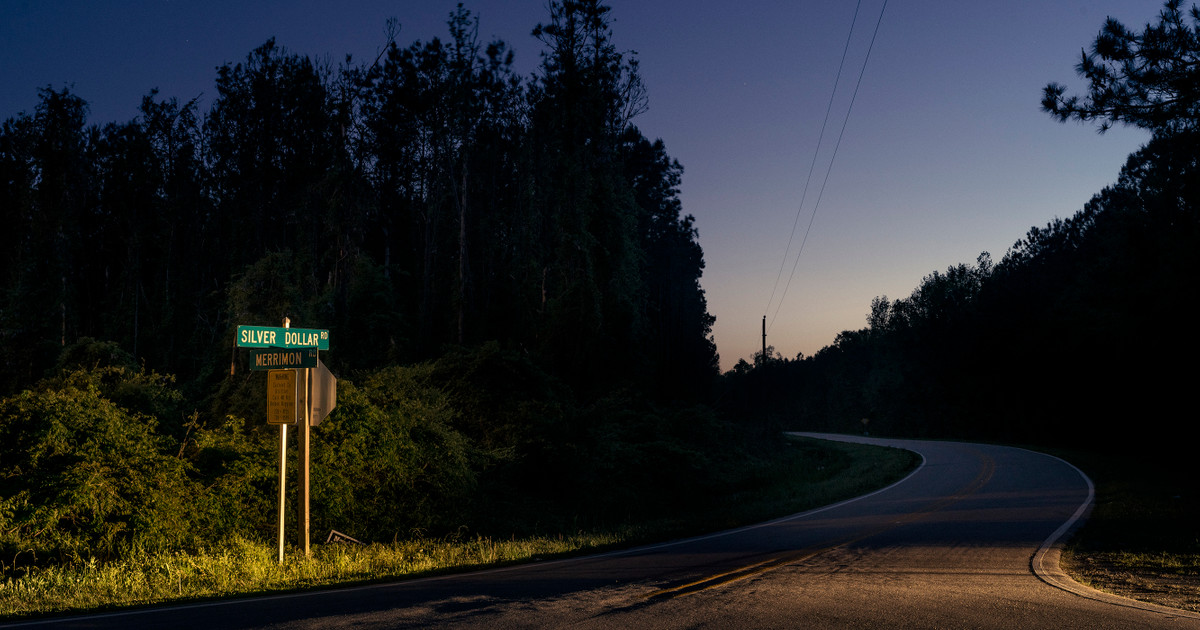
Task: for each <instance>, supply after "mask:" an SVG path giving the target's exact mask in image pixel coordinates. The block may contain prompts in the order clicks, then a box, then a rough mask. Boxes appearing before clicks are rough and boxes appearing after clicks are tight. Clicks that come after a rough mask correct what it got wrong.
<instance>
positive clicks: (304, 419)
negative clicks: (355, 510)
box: [237, 317, 337, 564]
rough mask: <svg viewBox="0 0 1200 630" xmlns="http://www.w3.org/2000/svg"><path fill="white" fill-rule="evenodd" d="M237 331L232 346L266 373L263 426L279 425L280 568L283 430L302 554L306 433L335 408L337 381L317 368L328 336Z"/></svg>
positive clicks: (305, 544)
mask: <svg viewBox="0 0 1200 630" xmlns="http://www.w3.org/2000/svg"><path fill="white" fill-rule="evenodd" d="M290 324H291V322H290V321H289V320H288V318H286V317H285V318H284V319H283V328H274V327H268V326H238V328H237V345H238V347H241V348H251V351H250V369H252V370H267V423H268V424H277V425H279V563H280V564H283V549H284V527H283V523H284V511H285V504H286V498H285V491H286V483H285V482H286V479H287V428H288V425H291V424H296V425H299V435H298V438H297V440H298V442H299V446H300V458H299V459H300V480H299V483H300V497H299V506H298V507H299V514H298V518H297V523H298V525H299V526H298V529H299V530H300V531H299V532H298V534H299V543H300V548H301V549H302V550H303V552H304V555H305V556H308V555H309V553H310V548H309V541H310V539H311V534H310V531H309V515H310V509H309V429H310V427H315V426H317V425H319V424H321V421H322V420H324V419H325V417H326V416H328V415H329V412H330V411H333V408H334V406H336V405H337V379H336V378H335V377H334V376H333V374H331V373H330V372H329V370H328V369H327V368H326V367H325V364H324V363H321V358H320V351H321V350H328V349H329V331H328V330H315V329H299V328H291V327H290Z"/></svg>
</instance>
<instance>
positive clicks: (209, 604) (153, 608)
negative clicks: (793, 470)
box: [0, 433, 925, 628]
mask: <svg viewBox="0 0 1200 630" xmlns="http://www.w3.org/2000/svg"><path fill="white" fill-rule="evenodd" d="M796 435H800V434H798V433H797V434H796ZM802 437H812V436H807V435H805V436H802ZM814 439H827V438H814ZM830 441H850V440H830ZM904 450H908V451H911V452H913V453H916V454H917V456H919V457H920V458H921V463H920V465H918V466H917V467H916V468H914V469H913V470H912V472H910V473H908V474H907V475H905V476H904V477H903V478H902V479H899V480H898V481H895V482H893V483H892V484H890V485H888V486H885V487H883V488H879V489H878V490H874V491H872V492H869V493H867V494H864V495H860V496H857V497H854V498H851V499H846V500H845V501H839V502H838V503H831V504H829V505H826V506H823V507H819V508H814V509H812V510H808V511H806V512H798V513H796V514H789V515H787V516H781V517H779V518H776V519H772V520H769V521H764V522H762V523H755V524H753V525H746V526H743V527H737V528H734V529H728V530H724V531H720V532H714V533H711V534H702V535H700V536H693V537H692V538H683V539H680V540H672V541H668V542H663V543H654V544H650V545H645V546H641V547H633V548H631V549H619V550H616V551H608V552H605V553H599V554H595V555H587V556H575V557H571V558H562V559H559V560H549V561H545V562H538V561H536V560H532V561H526V562H521V563H519V564H513V565H510V566H506V567H497V568H494V569H482V570H479V571H468V572H466V573H461V572H456V573H447V574H445V575H435V576H430V577H423V578H415V579H400V580H395V581H388V582H379V583H376V584H360V585H357V586H347V587H343V588H328V589H318V590H308V591H295V592H291V593H280V594H277V595H260V596H255V597H236V596H235V597H229V598H223V599H216V600H211V601H205V602H196V603H191V604H170V603H162V604H150V605H149V607H147V608H139V609H134V610H117V611H113V612H107V613H95V614H91V615H79V616H75V615H69V616H66V617H52V618H46V619H35V620H30V621H24V622H21V621H18V622H16V623H12V624H7V623H3V622H0V627H4V628H21V627H30V626H45V625H57V624H62V623H66V622H70V623H77V622H86V621H91V620H98V619H109V618H112V617H125V616H133V615H146V614H151V613H158V612H162V611H164V610H168V609H169V610H195V609H199V608H213V607H217V606H230V605H236V604H246V603H254V602H261V601H268V600H281V599H294V598H297V597H313V596H320V595H332V594H338V593H344V592H346V591H359V590H371V589H377V588H389V587H393V586H396V585H398V584H412V583H415V582H432V581H441V580H449V579H454V578H457V577H462V576H463V575H467V574H468V573H469V574H470V575H487V574H492V573H505V572H508V571H519V570H522V569H528V568H529V567H532V566H539V567H545V566H553V565H556V564H564V563H567V562H580V561H584V560H599V559H601V558H611V557H615V556H624V555H632V554H636V553H643V552H647V551H655V550H658V549H666V548H668V547H674V546H677V545H684V544H687V543H692V542H699V541H702V540H709V539H712V538H720V537H722V536H731V535H733V534H738V533H741V532H745V531H750V530H753V529H758V528H760V527H767V526H769V525H774V524H776V523H785V522H787V521H792V520H797V519H801V518H806V517H809V516H812V515H814V514H819V513H821V512H825V511H826V510H832V509H834V508H838V507H841V506H843V505H849V504H851V503H854V502H856V501H861V500H863V499H866V498H868V497H873V496H875V495H877V494H879V493H881V492H886V491H888V490H891V489H892V488H894V487H896V486H898V485H900V484H902V483H904V482H905V481H908V480H909V479H911V478H912V476H913V475H915V474H917V473H918V472H920V471H921V469H923V468H924V467H925V456H924V455H923V454H921V453H919V452H917V451H913V450H912V449H904Z"/></svg>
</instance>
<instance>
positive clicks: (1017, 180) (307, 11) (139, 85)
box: [0, 0, 1162, 369]
mask: <svg viewBox="0 0 1200 630" xmlns="http://www.w3.org/2000/svg"><path fill="white" fill-rule="evenodd" d="M884 1H885V0H862V2H861V5H860V6H859V8H858V18H857V23H856V25H855V27H854V31H853V36H852V38H851V41H850V47H849V50H848V53H847V55H846V65H845V67H844V68H843V70H842V74H841V80H840V85H839V86H838V90H837V92H836V95H835V96H834V99H833V104H832V108H831V110H830V115H829V121H828V124H827V128H826V130H825V134H824V139H823V140H822V144H821V148H820V152H819V153H817V154H816V155H817V159H816V162H815V168H813V169H812V173H813V174H812V179H811V182H810V183H809V186H808V192H807V196H805V192H804V191H805V181H806V178H807V177H808V174H809V172H810V166H812V165H813V159H814V157H813V156H814V151H815V150H816V148H817V139H818V135H819V134H820V133H821V125H822V121H823V119H824V117H825V112H826V108H827V106H829V103H830V96H831V93H833V88H834V78H835V76H836V74H837V71H838V62H839V59H840V58H841V57H842V52H843V48H844V46H845V44H846V41H847V35H848V34H849V33H850V25H851V20H852V18H853V16H854V14H855V8H856V3H855V2H853V1H851V0H840V1H795V2H783V1H778V0H774V1H768V0H740V1H737V2H729V1H726V0H720V1H717V0H697V1H683V0H667V1H652V0H646V1H631V0H612V1H611V2H610V3H609V4H610V5H611V6H612V8H613V10H612V13H611V17H612V20H613V25H612V26H613V31H614V39H615V42H616V44H617V46H618V47H619V48H620V49H622V50H626V51H636V53H637V57H638V59H639V60H640V63H641V70H642V75H643V78H644V79H645V82H646V86H647V88H648V91H649V98H650V109H649V111H648V112H646V113H645V114H643V115H642V116H641V117H639V118H638V119H636V120H635V121H634V122H635V124H637V126H638V127H640V128H641V130H642V132H643V133H644V134H645V135H646V136H648V137H650V138H662V139H663V141H664V142H665V143H666V147H667V151H668V153H669V154H670V155H671V156H672V157H674V158H676V159H678V160H679V161H680V163H681V164H682V165H683V167H684V176H683V185H682V194H681V197H682V200H683V206H684V211H685V212H686V213H688V214H692V215H694V216H695V217H696V225H697V227H698V229H699V231H700V243H701V245H702V247H703V248H704V256H705V261H706V263H707V268H706V271H705V274H704V277H703V279H702V284H703V287H704V289H705V291H706V292H707V297H708V307H709V311H710V312H711V313H712V314H713V315H715V316H716V317H717V322H716V325H715V327H714V333H715V336H716V341H717V347H718V351H719V352H720V354H721V364H722V368H723V369H728V368H730V367H732V365H733V364H734V363H735V362H736V361H737V360H738V359H739V358H747V359H749V358H750V355H751V354H752V353H754V352H755V351H756V350H757V349H758V348H759V346H760V344H761V326H762V317H763V315H764V314H765V315H767V316H768V322H769V325H770V328H769V332H768V339H767V341H768V343H769V344H771V345H773V346H775V347H776V349H778V350H779V351H780V352H781V353H782V354H783V355H784V356H786V357H794V356H795V355H796V354H797V353H798V352H803V353H804V354H805V355H810V354H812V353H814V352H816V351H817V350H818V349H820V348H821V347H823V346H826V345H828V344H830V343H831V342H832V341H833V340H834V337H835V336H836V335H837V333H838V332H840V331H842V330H846V329H857V328H861V327H863V326H865V325H866V315H867V312H868V310H869V306H870V302H871V299H872V298H874V297H876V296H879V295H887V296H888V297H889V298H891V299H896V298H902V297H906V296H908V295H909V293H911V292H912V290H913V289H914V288H915V287H916V286H917V285H918V283H919V282H920V280H921V278H922V277H923V276H925V275H927V274H929V273H930V272H932V271H934V270H944V269H945V268H946V267H948V266H951V265H955V264H958V263H973V262H974V261H975V259H976V257H977V256H978V255H979V254H980V252H983V251H988V252H990V253H991V255H992V258H993V260H995V261H999V260H1000V259H1001V258H1002V257H1003V256H1004V253H1005V252H1006V251H1007V250H1008V248H1009V247H1010V246H1011V245H1012V244H1013V243H1014V242H1015V241H1016V240H1017V239H1019V238H1021V237H1022V236H1023V235H1024V234H1025V233H1026V231H1028V229H1029V228H1030V227H1031V226H1042V225H1045V224H1046V223H1047V222H1049V221H1051V220H1052V219H1054V218H1055V217H1068V216H1070V215H1072V214H1074V213H1075V212H1076V211H1077V210H1078V209H1080V208H1081V207H1082V206H1083V204H1084V203H1086V202H1087V201H1088V199H1089V198H1090V197H1091V196H1092V195H1093V194H1094V193H1097V192H1099V191H1100V190H1101V189H1102V188H1103V187H1104V186H1106V185H1108V184H1110V183H1112V182H1114V181H1115V179H1116V177H1117V174H1118V171H1119V169H1120V167H1121V165H1122V164H1123V162H1124V160H1125V157H1126V156H1127V155H1128V154H1129V153H1130V152H1132V151H1134V150H1136V149H1137V148H1138V146H1140V145H1141V144H1142V143H1143V142H1144V141H1145V140H1147V139H1148V135H1147V134H1146V133H1145V132H1142V131H1137V130H1129V129H1122V128H1118V129H1114V130H1111V131H1109V132H1108V133H1107V134H1104V135H1099V134H1097V133H1096V132H1095V130H1094V128H1092V127H1087V126H1082V125H1078V124H1073V123H1072V124H1060V123H1057V122H1055V121H1053V120H1051V118H1050V117H1049V116H1047V115H1046V114H1045V113H1043V112H1041V111H1040V108H1039V101H1040V98H1041V88H1042V87H1043V86H1044V85H1045V84H1046V83H1048V82H1051V81H1057V82H1060V83H1065V84H1067V85H1068V86H1071V90H1070V91H1071V92H1075V93H1078V92H1080V91H1081V90H1082V88H1083V84H1082V82H1081V81H1079V80H1078V79H1077V78H1076V76H1075V72H1074V66H1075V64H1076V63H1078V61H1079V55H1080V51H1081V49H1082V48H1084V47H1087V46H1089V45H1090V43H1091V42H1092V41H1093V40H1094V38H1095V36H1096V33H1097V32H1098V31H1099V29H1100V26H1101V25H1102V24H1103V22H1104V19H1105V18H1106V17H1107V16H1112V17H1114V18H1117V19H1118V20H1120V21H1122V22H1124V23H1125V24H1126V25H1127V26H1130V27H1133V28H1136V29H1139V30H1140V29H1141V27H1142V26H1143V25H1145V24H1146V23H1147V22H1150V21H1154V20H1155V19H1156V16H1157V14H1158V11H1159V10H1160V9H1161V8H1162V4H1161V3H1160V2H1157V1H1154V0H1088V1H1084V0H1070V1H1057V2H1054V1H1046V0H1013V1H1006V2H962V1H961V0H935V1H930V0H921V1H916V2H914V1H912V0H908V1H905V0H891V1H889V2H887V5H886V10H885V11H884V12H883V17H882V21H881V22H880V27H879V31H878V36H877V38H876V39H875V42H874V47H873V49H872V51H871V54H870V59H869V61H868V63H867V65H866V69H865V72H864V73H863V75H862V83H861V86H860V87H859V89H858V94H857V99H856V100H855V102H854V106H853V110H852V111H851V113H850V117H849V120H848V121H847V122H846V125H845V133H844V135H843V136H842V138H841V144H840V147H839V148H838V150H837V155H836V160H835V161H834V163H833V165H832V170H831V171H829V175H828V181H827V183H826V184H825V185H824V190H823V193H822V182H824V181H825V177H826V170H827V169H828V168H829V164H830V156H831V154H832V151H833V148H834V146H835V144H836V143H837V142H838V136H839V131H840V130H841V129H842V125H843V121H844V120H845V116H846V112H847V107H848V105H849V101H850V95H851V93H852V92H853V91H854V88H855V84H856V81H857V80H858V77H859V72H860V70H862V67H863V60H864V57H865V56H866V54H867V47H868V44H869V42H870V40H871V36H872V33H873V32H874V29H875V25H876V22H877V20H879V16H880V11H881V8H882V7H883V3H884ZM455 4H456V2H454V1H452V0H420V1H415V0H392V1H390V2H384V1H375V0H372V1H369V2H354V1H351V2H338V3H332V2H314V1H306V2H282V1H257V0H251V1H248V2H247V1H244V0H243V1H241V2H229V1H227V0H208V1H206V2H203V3H200V2H183V1H174V0H153V1H152V0H138V1H135V0H127V1H117V0H114V1H106V2H94V1H82V0H80V1H72V2H61V1H54V0H46V1H35V0H27V1H26V0H0V60H3V62H2V63H0V87H2V89H0V119H6V118H9V117H11V116H15V115H17V114H18V113H19V112H21V111H26V112H32V111H33V109H34V107H35V105H36V103H37V90H38V88H40V87H45V86H47V85H49V86H51V87H54V88H55V89H60V88H62V87H63V86H72V90H73V91H74V93H76V94H77V95H79V96H80V97H82V98H83V99H85V100H86V101H88V103H89V104H90V105H91V115H92V122H95V123H99V124H103V123H107V122H113V121H120V122H124V121H128V120H130V119H132V118H134V117H135V116H136V115H137V106H138V104H139V103H140V101H141V97H142V96H143V95H145V94H146V93H148V92H149V90H150V89H152V88H155V87H157V88H158V89H159V90H160V95H161V96H165V97H172V96H173V97H177V98H178V99H179V100H180V101H187V100H190V99H192V98H194V97H197V96H199V97H200V110H201V111H207V109H208V107H209V106H210V105H211V104H212V99H213V97H214V96H215V88H214V87H213V85H214V80H215V78H216V70H215V69H216V67H217V66H219V65H222V64H224V63H236V62H239V61H242V60H244V59H245V57H246V55H247V54H248V53H249V52H250V51H251V50H252V49H253V48H255V47H257V46H259V45H261V44H262V43H263V42H264V41H266V40H267V39H268V38H269V37H275V39H276V41H277V43H278V44H280V45H281V46H283V47H285V48H286V49H287V50H288V51H289V52H293V53H299V54H304V55H309V56H313V57H317V58H327V59H329V60H330V61H331V62H332V63H333V64H335V65H336V64H337V63H340V62H341V61H342V60H343V59H344V58H345V56H346V54H351V55H353V57H354V60H355V61H356V62H360V63H361V62H369V61H370V60H372V59H374V57H375V55H376V54H377V53H378V51H379V50H380V49H381V47H382V46H383V44H384V43H385V39H384V37H385V36H384V32H385V24H386V21H387V19H388V18H389V17H394V18H396V19H397V20H398V21H399V22H400V24H401V32H400V37H399V40H400V43H401V44H404V45H407V44H409V43H411V42H412V41H414V40H416V39H421V40H428V39H431V38H433V37H441V38H443V39H445V38H446V37H447V32H446V27H445V20H446V17H447V15H448V14H449V13H450V12H451V11H452V10H453V9H454V6H455ZM464 4H465V6H466V8H468V9H470V10H471V11H472V12H473V13H474V14H475V15H477V16H478V17H479V18H480V36H481V39H483V40H485V41H487V40H492V39H503V40H505V41H506V42H508V44H509V45H510V46H511V47H512V48H513V49H514V50H515V52H516V66H517V69H518V71H519V72H520V73H521V74H523V75H526V76H528V75H529V74H530V73H533V72H535V70H536V67H537V64H538V62H539V53H540V52H541V44H540V43H539V42H538V41H537V40H535V39H533V38H532V37H531V36H530V31H531V30H532V28H533V26H534V25H536V24H537V23H538V22H544V21H546V17H547V10H546V2H545V0H509V1H499V0H474V1H468V2H464ZM802 196H805V201H804V205H803V206H802V207H801V198H802ZM818 196H820V204H819V206H816V214H815V217H814V215H813V210H814V204H815V202H816V201H817V200H818ZM797 217H799V219H798V218H797ZM810 218H811V220H812V228H811V232H810V233H809V234H808V237H807V242H806V244H805V245H804V249H803V252H802V254H801V255H800V258H799V260H798V262H797V260H796V258H795V257H796V253H797V248H798V247H799V244H800V242H801V239H802V238H803V237H804V233H805V230H806V228H807V226H808V225H809V221H810ZM797 221H798V227H797V230H796V234H795V240H794V242H793V244H792V248H791V253H790V254H789V256H788V258H787V260H786V261H784V251H785V248H787V246H788V241H789V234H790V233H791V232H792V228H793V225H794V224H796V223H797ZM793 266H795V270H796V271H795V275H794V277H792V279H791V282H790V286H789V288H788V289H787V294H786V298H785V299H783V301H782V302H781V301H780V297H781V294H782V292H783V290H784V285H785V284H786V283H787V280H788V278H789V275H790V274H791V271H792V269H793ZM781 267H782V269H783V271H782V278H781V279H780V281H779V284H778V286H777V287H776V278H777V277H778V276H779V274H780V269H781ZM773 293H774V298H773V299H772V294H773ZM768 309H769V310H768Z"/></svg>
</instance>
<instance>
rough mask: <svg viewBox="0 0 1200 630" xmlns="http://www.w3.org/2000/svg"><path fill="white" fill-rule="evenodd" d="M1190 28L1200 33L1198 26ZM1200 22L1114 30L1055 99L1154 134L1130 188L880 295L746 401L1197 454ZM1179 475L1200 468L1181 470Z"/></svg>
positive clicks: (746, 370) (921, 428) (893, 430)
mask: <svg viewBox="0 0 1200 630" xmlns="http://www.w3.org/2000/svg"><path fill="white" fill-rule="evenodd" d="M1189 22H1190V24H1189ZM1197 58H1200V11H1198V10H1197V9H1196V8H1195V7H1193V8H1192V9H1191V11H1190V13H1188V12H1185V11H1184V10H1182V9H1181V6H1180V3H1179V2H1177V1H1170V2H1167V3H1166V4H1165V5H1164V8H1163V10H1162V12H1161V13H1160V15H1159V21H1158V22H1157V23H1155V24H1148V25H1147V26H1146V27H1145V29H1143V30H1142V31H1140V32H1138V31H1134V30H1131V29H1129V28H1127V27H1125V26H1124V25H1122V24H1121V23H1119V22H1117V21H1115V20H1109V21H1108V22H1107V23H1106V24H1105V25H1104V26H1103V28H1102V30H1101V32H1100V34H1099V35H1098V36H1097V39H1096V41H1095V44H1094V46H1093V47H1092V49H1091V52H1085V53H1084V54H1083V61H1082V62H1081V63H1080V65H1079V66H1078V72H1079V74H1080V75H1081V76H1082V77H1083V78H1085V79H1087V80H1088V86H1089V88H1088V92H1087V93H1086V94H1085V95H1083V96H1066V88H1065V87H1063V86H1062V85H1059V84H1053V83H1052V84H1050V85H1048V86H1047V87H1046V89H1045V93H1044V99H1043V102H1042V104H1043V108H1044V109H1045V111H1046V112H1047V113H1049V114H1050V115H1051V116H1052V117H1054V118H1056V119H1059V120H1063V121H1067V120H1078V121H1084V122H1095V123H1097V124H1098V125H1099V129H1100V131H1101V132H1103V131H1104V130H1106V129H1108V128H1109V127H1110V126H1111V125H1113V124H1129V125H1135V126H1138V127H1141V128H1144V129H1147V130H1149V131H1150V132H1151V133H1152V137H1151V140H1150V141H1149V142H1148V143H1147V144H1146V145H1145V146H1143V147H1142V148H1141V149H1140V150H1138V151H1137V152H1135V153H1133V154H1132V155H1130V156H1129V158H1128V160H1127V161H1126V163H1125V165H1124V167H1123V168H1122V169H1121V171H1120V174H1119V176H1118V178H1117V181H1116V182H1115V183H1114V184H1112V185H1110V186H1108V187H1107V188H1105V189H1104V190H1103V191H1101V192H1099V193H1098V194H1096V195H1095V196H1094V197H1093V198H1092V199H1091V200H1090V201H1089V202H1088V203H1087V204H1085V205H1084V206H1083V208H1082V209H1081V210H1079V211H1078V212H1076V213H1075V214H1074V215H1072V216H1070V217H1068V218H1065V219H1054V220H1053V221H1051V222H1049V223H1048V224H1046V225H1045V226H1041V227H1034V228H1031V229H1030V230H1029V232H1028V233H1027V234H1026V235H1025V236H1024V237H1023V238H1021V239H1019V240H1018V241H1016V242H1015V243H1014V244H1013V246H1012V247H1011V248H1010V249H1009V250H1008V252H1006V253H1005V255H1004V256H1003V257H1002V258H1001V260H1000V261H999V262H993V260H992V258H991V256H990V255H989V254H988V253H987V252H984V253H983V254H981V255H980V256H979V258H978V259H977V260H976V261H975V262H974V263H973V264H958V265H955V266H951V267H949V268H948V269H946V270H945V271H944V272H941V271H935V272H933V273H931V274H930V275H928V276H926V277H925V278H924V279H923V280H922V281H921V283H920V285H919V286H918V287H917V288H916V289H914V290H913V292H912V294H911V295H909V296H908V297H905V298H901V299H893V300H889V299H888V298H887V297H886V296H880V297H877V298H875V300H873V301H872V303H871V305H870V312H869V314H868V315H867V325H866V327H864V328H862V329H859V330H848V331H845V332H843V333H841V334H840V335H839V336H838V337H837V339H836V340H835V341H834V343H833V344H832V345H830V346H828V347H826V348H823V349H822V350H820V351H819V352H817V353H816V354H815V355H814V356H812V357H796V359H794V360H793V359H784V358H783V357H780V356H778V355H775V356H772V354H773V353H768V355H766V356H756V357H755V364H754V365H751V364H750V363H747V362H742V363H740V364H739V365H738V366H737V367H735V369H734V370H733V371H732V372H731V373H730V374H729V375H728V378H727V379H726V380H727V385H728V388H727V390H728V393H727V398H728V400H729V401H730V403H729V404H731V405H745V406H748V407H749V408H752V409H755V414H756V417H759V418H762V419H769V420H770V421H773V422H776V423H779V424H784V425H786V426H792V427H804V428H809V429H820V430H834V431H844V432H862V431H867V432H871V433H882V434H895V435H908V436H920V437H953V438H978V439H991V440H1004V441H1010V442H1025V443H1043V444H1045V443H1050V444H1055V445H1059V446H1097V447H1106V448H1123V449H1129V448H1134V449H1140V450H1144V451H1146V452H1150V453H1158V454H1161V455H1162V456H1163V460H1164V461H1169V460H1170V459H1171V458H1172V457H1174V456H1175V455H1178V454H1179V453H1180V452H1182V451H1184V450H1186V448H1188V446H1187V445H1185V444H1183V443H1182V442H1180V441H1179V438H1178V433H1179V432H1180V431H1181V429H1182V427H1184V426H1186V425H1187V423H1188V422H1189V419H1190V414H1189V413H1188V412H1187V410H1188V409H1189V408H1190V407H1191V406H1192V405H1191V404H1190V403H1191V401H1190V397H1191V394H1190V392H1191V390H1192V387H1191V382H1192V381H1194V380H1195V376H1196V369H1195V367H1194V365H1195V360H1194V357H1195V356H1196V355H1197V350H1200V341H1198V340H1197V337H1196V335H1194V334H1191V333H1189V332H1188V329H1189V325H1188V323H1187V317H1188V314H1189V313H1190V312H1191V311H1192V309H1191V305H1192V303H1193V302H1194V300H1193V295H1194V293H1195V280H1196V278H1197V277H1200V176H1198V173H1197V168H1198V164H1200V96H1198V95H1200V90H1198V87H1200V75H1198V74H1197V71H1196V67H1197V66H1196V64H1195V60H1196V59H1197ZM1178 461H1185V460H1183V459H1180V460H1178Z"/></svg>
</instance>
